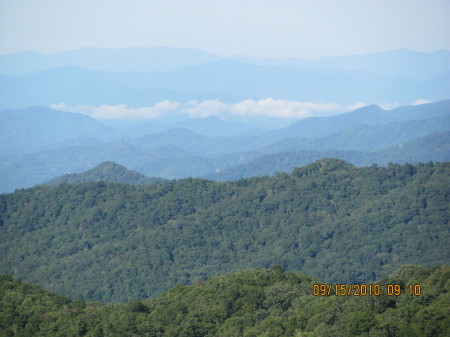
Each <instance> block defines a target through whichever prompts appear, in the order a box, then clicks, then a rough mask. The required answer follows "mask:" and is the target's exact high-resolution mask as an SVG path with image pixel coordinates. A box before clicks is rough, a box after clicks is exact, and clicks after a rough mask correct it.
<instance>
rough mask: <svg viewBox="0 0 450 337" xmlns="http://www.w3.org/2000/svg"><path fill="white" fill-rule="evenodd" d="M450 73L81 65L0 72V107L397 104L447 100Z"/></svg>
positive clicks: (214, 65)
mask: <svg viewBox="0 0 450 337" xmlns="http://www.w3.org/2000/svg"><path fill="white" fill-rule="evenodd" d="M449 76H450V75H449V73H446V74H443V75H440V76H439V80H436V79H429V80H426V81H419V80H412V79H408V78H401V77H383V76H378V75H374V74H372V73H366V72H355V71H341V70H333V69H300V68H296V67H293V66H280V67H267V66H254V65H250V64H243V63H238V62H232V61H227V60H220V61H216V62H211V63H206V64H201V65H197V66H189V67H182V68H179V69H177V70H175V71H173V72H145V73H136V72H107V71H99V70H87V69H82V68H77V67H73V66H70V67H61V68H53V69H49V70H46V71H41V72H34V73H27V74H24V75H20V76H19V75H18V76H5V75H1V76H0V90H1V91H2V93H3V95H2V97H0V107H3V108H22V107H24V106H29V105H45V106H49V105H52V104H58V103H61V102H63V103H65V104H68V105H96V106H98V105H119V104H126V105H128V106H152V105H154V104H156V103H157V102H161V101H164V100H171V101H176V102H188V101H189V100H200V101H202V100H214V99H219V100H221V101H224V102H237V101H243V100H244V99H267V98H274V99H280V100H296V101H300V102H334V103H336V104H339V105H341V106H348V105H353V104H355V103H356V102H361V101H363V102H399V103H400V104H409V103H411V102H414V101H416V100H417V99H418V98H426V99H428V100H432V101H438V100H443V99H448V94H447V92H448V86H447V85H446V84H447V83H448V78H449Z"/></svg>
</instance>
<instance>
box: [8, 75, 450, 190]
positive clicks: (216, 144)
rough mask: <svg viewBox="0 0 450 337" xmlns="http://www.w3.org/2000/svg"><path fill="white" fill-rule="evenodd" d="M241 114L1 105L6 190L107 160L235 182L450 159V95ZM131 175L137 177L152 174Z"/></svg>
mask: <svg viewBox="0 0 450 337" xmlns="http://www.w3.org/2000/svg"><path fill="white" fill-rule="evenodd" d="M449 74H450V73H449ZM421 85H423V84H421ZM53 87H54V85H53V84H52V88H53ZM100 87H101V86H100ZM447 91H449V90H447ZM146 96H148V93H146ZM235 117H236V116H234V117H233V116H229V118H230V121H225V120H221V119H218V118H209V119H206V118H205V119H201V118H193V119H188V120H184V121H179V122H177V123H169V124H164V125H163V126H161V125H156V124H153V123H152V122H150V121H145V122H144V121H140V122H137V121H135V122H129V123H119V122H117V121H116V122H115V123H113V122H114V121H110V123H106V122H105V121H100V120H95V119H93V118H91V117H89V116H87V115H83V114H77V113H70V112H64V111H57V110H53V109H49V108H45V107H37V106H34V107H29V108H26V109H19V110H4V111H0V192H13V191H14V190H15V189H18V188H24V187H31V186H34V185H36V184H42V183H45V182H46V181H49V180H51V179H54V178H55V177H59V176H62V175H64V174H66V173H67V172H84V171H86V170H90V169H92V168H93V167H96V166H97V165H99V164H100V163H102V162H115V163H118V164H120V165H124V166H126V167H127V168H129V169H132V170H136V171H138V172H141V173H143V174H145V175H146V176H149V177H161V178H164V179H182V178H187V177H197V178H207V179H211V180H216V181H229V180H236V179H241V178H248V177H255V176H262V175H273V174H275V173H276V172H286V173H288V172H292V170H293V169H294V168H295V167H300V166H304V165H307V164H311V163H313V162H314V161H316V160H319V159H323V158H339V159H342V160H345V161H347V162H350V163H352V164H354V165H356V166H370V165H372V164H373V163H376V164H378V165H383V166H387V165H388V164H389V163H397V164H404V163H420V162H422V163H424V162H425V163H426V162H429V161H433V162H446V161H450V100H446V101H442V102H436V103H428V104H422V105H415V106H404V107H399V108H396V109H393V110H383V109H381V108H380V107H378V106H376V105H370V106H366V107H363V108H360V109H356V110H354V111H350V112H347V113H343V114H339V115H333V116H324V117H310V118H304V119H301V120H299V121H296V122H294V123H292V124H290V125H289V126H287V127H283V128H279V129H272V130H267V129H260V130H259V131H258V128H257V125H253V124H252V123H255V121H252V122H249V123H250V124H246V123H243V122H242V123H241V122H232V121H233V118H235ZM266 122H267V121H266ZM105 123H106V124H105ZM261 123H262V121H261ZM284 123H285V122H284ZM122 124H123V125H122ZM270 125H276V121H273V120H271V121H270ZM255 128H256V129H255ZM219 130H220V131H219ZM97 171H98V170H97ZM91 173H92V172H91ZM94 173H95V175H102V176H104V173H101V172H94ZM108 174H110V173H108ZM111 174H112V175H117V172H115V173H114V172H112V173H111ZM127 174H129V173H127ZM88 175H89V174H88ZM131 175H132V176H133V177H131V176H130V177H126V179H127V182H128V180H130V181H133V184H134V183H136V184H145V183H146V182H144V181H145V180H147V179H144V178H143V177H136V173H134V174H131ZM75 178H76V179H75ZM64 179H68V180H70V181H75V180H77V179H81V180H83V179H85V177H80V176H70V177H65V178H64ZM89 179H92V178H91V177H89ZM93 179H95V180H97V176H96V177H94V178H93ZM109 179H110V178H108V179H104V178H103V177H102V178H101V180H109ZM114 181H116V180H114ZM119 181H120V180H118V182H119Z"/></svg>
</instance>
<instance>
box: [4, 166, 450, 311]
mask: <svg viewBox="0 0 450 337" xmlns="http://www.w3.org/2000/svg"><path fill="white" fill-rule="evenodd" d="M449 178H450V163H437V164H432V163H429V164H419V165H416V166H413V165H410V164H406V165H403V166H400V165H389V166H388V167H386V168H385V167H377V166H371V167H363V168H356V167H355V166H353V165H350V164H348V163H346V162H343V161H340V160H334V159H327V160H321V161H318V162H315V163H314V164H311V165H308V166H305V167H302V168H297V169H295V170H294V171H293V173H292V174H277V175H276V176H274V177H264V178H251V179H242V180H238V181H235V182H228V183H218V182H212V181H207V180H202V179H183V180H179V181H176V182H168V183H165V184H160V185H156V184H155V185H150V186H145V187H142V186H130V185H124V184H114V183H103V182H90V183H81V184H62V185H59V186H56V187H53V186H39V187H35V188H31V189H25V190H18V191H16V192H15V193H11V194H3V195H0V261H1V262H0V272H3V273H8V274H10V275H13V276H14V277H17V278H20V279H22V280H26V281H29V282H33V283H36V284H39V285H41V286H43V287H44V288H46V289H49V290H51V291H55V292H57V293H61V294H65V295H69V296H71V297H73V298H81V299H88V300H97V301H103V302H109V301H127V300H128V299H130V298H145V297H148V296H152V295H154V294H156V293H159V292H161V291H163V290H166V289H169V288H171V287H173V286H174V285H175V284H177V283H181V284H187V283H192V282H197V281H200V280H203V279H205V278H206V277H208V276H210V275H218V274H223V273H226V272H232V271H236V270H239V269H242V268H247V267H270V266H271V265H273V264H281V265H282V266H283V267H284V268H286V269H288V270H295V271H300V272H302V273H304V274H306V275H309V276H314V277H317V278H319V279H321V280H323V281H325V282H345V283H357V282H367V281H371V280H378V279H381V278H383V277H385V276H387V275H389V274H390V273H392V272H393V271H394V270H395V269H396V268H398V267H399V266H400V265H402V264H411V263H414V264H420V265H424V266H433V265H440V264H444V263H448V262H449V258H450V256H449V251H450V250H449V242H450V235H449V227H448V224H449V220H450V219H449V218H450V212H449V204H450V203H449V201H450V200H449V199H450V195H449V191H450V179H449Z"/></svg>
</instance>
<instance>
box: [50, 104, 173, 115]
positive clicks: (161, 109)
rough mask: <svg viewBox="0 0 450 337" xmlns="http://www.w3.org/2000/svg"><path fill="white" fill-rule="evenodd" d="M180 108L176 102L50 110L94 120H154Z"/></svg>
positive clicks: (69, 107) (59, 105)
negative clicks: (147, 105) (135, 106)
mask: <svg viewBox="0 0 450 337" xmlns="http://www.w3.org/2000/svg"><path fill="white" fill-rule="evenodd" d="M179 106H180V104H179V103H177V102H171V101H168V100H166V101H162V102H159V103H156V104H155V105H154V106H151V107H142V108H128V107H127V106H126V105H125V104H120V105H100V106H92V105H77V106H69V105H66V104H64V103H60V104H53V105H51V108H52V109H56V110H62V111H70V112H76V113H81V114H85V115H88V116H91V117H92V118H95V119H154V118H159V117H162V116H164V115H165V114H166V113H168V112H170V111H174V110H175V109H177V108H178V107H179Z"/></svg>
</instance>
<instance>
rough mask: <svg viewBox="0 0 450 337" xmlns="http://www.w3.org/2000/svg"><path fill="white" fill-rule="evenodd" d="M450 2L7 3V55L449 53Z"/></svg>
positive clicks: (0, 1)
mask: <svg viewBox="0 0 450 337" xmlns="http://www.w3.org/2000/svg"><path fill="white" fill-rule="evenodd" d="M449 15H450V1H448V0H164V1H162V0H161V1H154V0H150V1H148V0H147V1H144V0H127V1H123V0H120V1H118V0H89V1H86V0H75V1H74V0H63V1H62V0H0V53H1V54H5V53H12V52H20V51H24V50H36V51H40V52H44V53H54V52H60V51H66V50H72V49H77V48H82V47H102V48H104V47H112V48H124V47H151V46H170V47H184V48H186V47H187V48H198V49H202V50H205V51H209V52H212V53H215V54H218V55H221V56H232V55H237V54H241V55H247V56H252V57H271V58H274V57H301V58H305V59H310V58H317V57H322V56H340V55H348V54H364V53H370V52H378V51H385V50H391V49H398V48H407V49H412V50H416V51H425V52H432V51H435V50H437V49H450V20H449V19H448V17H449Z"/></svg>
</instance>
